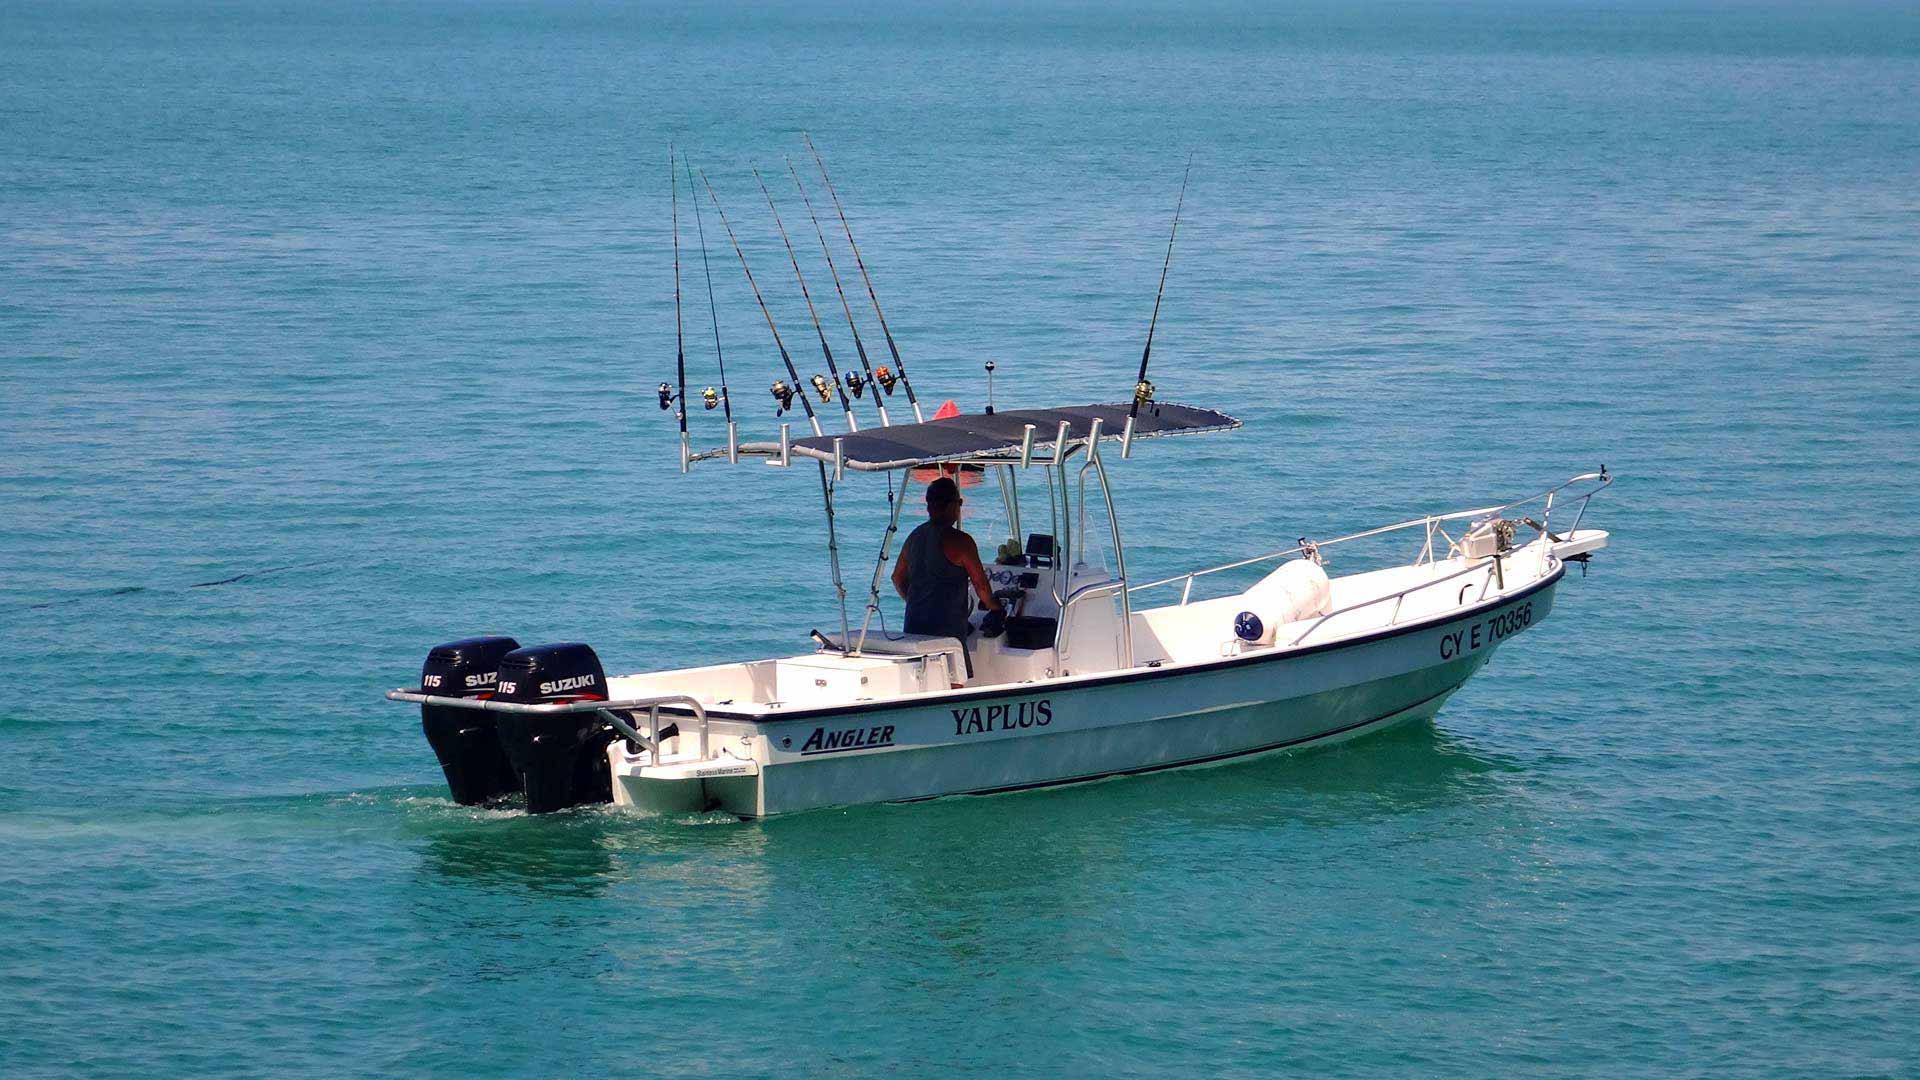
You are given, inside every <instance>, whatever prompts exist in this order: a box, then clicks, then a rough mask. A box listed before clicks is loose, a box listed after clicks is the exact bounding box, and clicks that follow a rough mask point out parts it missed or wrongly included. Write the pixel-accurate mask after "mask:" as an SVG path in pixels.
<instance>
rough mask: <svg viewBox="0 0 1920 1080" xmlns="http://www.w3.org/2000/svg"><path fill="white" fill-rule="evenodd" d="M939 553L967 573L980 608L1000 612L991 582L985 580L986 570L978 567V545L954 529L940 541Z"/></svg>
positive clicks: (971, 538) (998, 602) (969, 537)
mask: <svg viewBox="0 0 1920 1080" xmlns="http://www.w3.org/2000/svg"><path fill="white" fill-rule="evenodd" d="M940 553H941V554H942V555H945V556H946V557H947V561H948V562H950V563H952V564H953V565H955V566H957V567H959V568H960V569H962V570H965V571H966V572H967V578H968V580H970V581H972V582H973V591H974V592H976V593H979V594H980V606H981V607H984V608H986V609H987V610H988V611H999V610H1000V601H999V600H997V599H995V597H994V595H993V582H991V581H988V580H987V568H986V567H984V566H981V565H980V545H979V544H976V543H974V542H973V537H971V536H968V535H967V534H966V533H964V532H961V531H960V530H959V529H954V530H953V531H952V532H950V533H948V534H947V536H946V538H945V539H943V540H942V541H941V543H940Z"/></svg>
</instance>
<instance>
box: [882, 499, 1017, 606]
mask: <svg viewBox="0 0 1920 1080" xmlns="http://www.w3.org/2000/svg"><path fill="white" fill-rule="evenodd" d="M960 503H961V499H960V485H958V484H956V483H954V482H953V478H952V477H948V476H942V477H940V478H939V479H937V480H935V481H934V482H933V483H931V484H928V485H927V521H926V523H925V524H924V525H921V526H920V527H918V528H916V529H914V530H913V532H911V533H909V534H908V535H907V542H906V544H905V545H903V546H902V547H901V549H900V561H899V562H897V563H895V564H894V567H893V588H894V591H895V592H898V593H899V594H900V597H901V599H903V600H905V601H906V602H907V622H906V631H907V633H909V634H933V635H937V636H940V637H954V638H960V639H961V640H963V641H964V640H965V639H966V636H967V633H968V632H969V631H970V630H971V629H972V627H970V626H969V625H968V624H967V615H968V613H969V612H970V611H971V610H972V608H973V605H972V603H971V602H970V601H969V600H968V598H967V584H968V583H969V582H971V583H972V584H973V590H974V592H976V593H978V594H979V595H980V604H981V606H983V607H985V608H986V609H987V610H988V611H989V612H997V611H1000V610H1001V607H1000V601H999V600H998V599H997V598H996V597H995V596H994V595H993V584H992V582H990V581H988V580H987V569H986V567H984V566H982V565H980V547H979V545H978V544H975V543H974V542H973V537H971V536H968V535H967V534H966V533H965V532H963V531H962V530H961V529H960Z"/></svg>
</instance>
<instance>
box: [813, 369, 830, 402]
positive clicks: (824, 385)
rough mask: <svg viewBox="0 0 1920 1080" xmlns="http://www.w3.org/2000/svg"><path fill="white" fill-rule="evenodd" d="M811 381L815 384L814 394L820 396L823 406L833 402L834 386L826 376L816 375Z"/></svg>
mask: <svg viewBox="0 0 1920 1080" xmlns="http://www.w3.org/2000/svg"><path fill="white" fill-rule="evenodd" d="M810 381H811V382H812V383H813V392H814V393H816V394H819V395H820V402H821V404H823V405H824V404H826V403H827V402H829V401H832V400H833V384H832V383H830V382H828V381H827V377H826V376H825V375H815V376H814V377H813V378H812V379H811V380H810Z"/></svg>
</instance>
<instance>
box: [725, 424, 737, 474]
mask: <svg viewBox="0 0 1920 1080" xmlns="http://www.w3.org/2000/svg"><path fill="white" fill-rule="evenodd" d="M727 464H729V465H738V464H740V428H739V426H738V421H734V420H729V421H727Z"/></svg>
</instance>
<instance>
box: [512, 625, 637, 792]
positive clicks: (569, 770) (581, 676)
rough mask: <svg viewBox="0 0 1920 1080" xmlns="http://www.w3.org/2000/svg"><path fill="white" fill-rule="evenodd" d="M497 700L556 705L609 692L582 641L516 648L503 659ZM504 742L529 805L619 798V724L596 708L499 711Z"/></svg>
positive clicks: (595, 658)
mask: <svg viewBox="0 0 1920 1080" xmlns="http://www.w3.org/2000/svg"><path fill="white" fill-rule="evenodd" d="M494 698H495V700H497V701H516V702H520V703H523V704H528V705H553V704H559V703H563V702H570V701H605V700H607V674H606V672H605V671H603V670H602V669H601V667H600V658H599V657H598V656H595V655H594V652H593V650H592V649H591V648H589V647H587V646H585V645H581V644H579V643H577V642H562V643H560V644H557V645H535V646H532V647H529V648H525V649H516V650H515V651H513V652H510V653H508V654H507V655H506V656H504V657H501V659H500V682H499V684H498V685H497V686H496V688H495V693H494ZM499 717H500V720H499V723H500V745H501V746H503V747H505V748H506V751H507V758H508V760H510V761H512V762H513V767H514V769H515V770H517V771H518V772H519V773H520V777H521V780H522V781H523V782H524V784H525V786H526V791H527V812H528V813H530V814H544V813H546V812H547V811H549V810H560V809H564V808H566V807H569V806H577V805H579V804H581V803H597V802H612V801H613V775H612V772H611V770H609V769H608V767H607V755H606V749H607V744H608V743H610V742H612V741H613V740H614V738H615V737H616V736H615V733H614V731H613V726H612V725H611V724H608V723H607V721H606V720H605V719H604V718H603V717H601V716H600V714H598V713H595V712H571V713H551V714H547V715H540V714H534V713H500V714H499Z"/></svg>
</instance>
